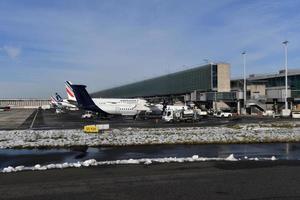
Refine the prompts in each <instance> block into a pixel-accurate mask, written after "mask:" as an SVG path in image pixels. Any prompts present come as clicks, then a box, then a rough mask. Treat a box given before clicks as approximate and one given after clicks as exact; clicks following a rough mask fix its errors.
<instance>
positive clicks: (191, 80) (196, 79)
mask: <svg viewBox="0 0 300 200" xmlns="http://www.w3.org/2000/svg"><path fill="white" fill-rule="evenodd" d="M230 90H231V89H230V65H229V64H227V63H215V64H206V65H203V66H199V67H196V68H192V69H188V70H184V71H179V72H176V73H171V74H167V75H163V76H159V77H155V78H151V79H147V80H144V81H139V82H135V83H131V84H127V85H124V86H119V87H115V88H111V89H107V90H103V91H99V92H95V93H93V94H92V97H102V98H136V97H141V98H146V99H148V100H150V101H151V100H162V99H169V100H170V99H171V100H172V99H179V100H184V101H194V102H200V101H201V102H203V103H207V102H208V101H212V100H213V99H214V98H215V96H216V97H217V98H218V99H219V100H225V99H226V98H229V99H230V100H233V95H232V93H231V91H230Z"/></svg>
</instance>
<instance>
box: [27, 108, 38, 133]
mask: <svg viewBox="0 0 300 200" xmlns="http://www.w3.org/2000/svg"><path fill="white" fill-rule="evenodd" d="M38 112H39V109H37V110H36V113H35V115H34V118H33V120H32V122H31V125H30V128H29V129H32V127H33V124H34V121H35V119H36V116H37V114H38Z"/></svg>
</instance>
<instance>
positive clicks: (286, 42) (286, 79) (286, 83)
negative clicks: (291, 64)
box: [282, 40, 288, 110]
mask: <svg viewBox="0 0 300 200" xmlns="http://www.w3.org/2000/svg"><path fill="white" fill-rule="evenodd" d="M282 44H283V45H284V53H285V98H284V103H285V109H286V110H287V109H288V102H287V98H288V96H287V95H288V94H287V88H288V86H287V85H288V78H287V75H288V72H287V65H288V57H287V44H288V41H287V40H286V41H284V42H282Z"/></svg>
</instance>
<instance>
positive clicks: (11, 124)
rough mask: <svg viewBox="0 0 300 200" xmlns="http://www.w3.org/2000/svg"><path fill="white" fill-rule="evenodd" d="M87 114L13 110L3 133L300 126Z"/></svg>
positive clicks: (2, 119)
mask: <svg viewBox="0 0 300 200" xmlns="http://www.w3.org/2000/svg"><path fill="white" fill-rule="evenodd" d="M83 113H84V112H83V111H69V112H66V113H61V114H56V113H55V110H54V109H50V110H42V109H35V110H34V109H11V110H10V111H5V112H0V130H17V129H36V130H43V129H46V130H49V129H81V128H82V127H83V126H84V125H89V124H106V123H108V124H110V127H111V128H126V127H137V128H155V127H157V128H161V127H204V126H232V125H236V124H244V123H276V122H280V123H282V122H285V121H286V122H297V121H298V122H300V120H299V119H281V118H275V119H274V118H270V117H260V116H251V117H238V116H235V117H231V118H215V117H206V118H202V119H201V120H200V121H199V122H180V123H166V122H163V121H162V120H161V119H159V118H151V119H147V120H142V119H139V120H133V119H129V118H122V117H114V118H111V119H99V118H93V119H81V115H82V114H83Z"/></svg>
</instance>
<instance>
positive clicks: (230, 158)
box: [225, 154, 237, 161]
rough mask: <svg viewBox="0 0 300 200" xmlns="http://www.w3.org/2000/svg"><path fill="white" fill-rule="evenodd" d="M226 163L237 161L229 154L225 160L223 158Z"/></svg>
mask: <svg viewBox="0 0 300 200" xmlns="http://www.w3.org/2000/svg"><path fill="white" fill-rule="evenodd" d="M225 160H227V161H237V159H236V158H235V157H234V156H233V154H230V155H229V156H228V157H227V158H225Z"/></svg>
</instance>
